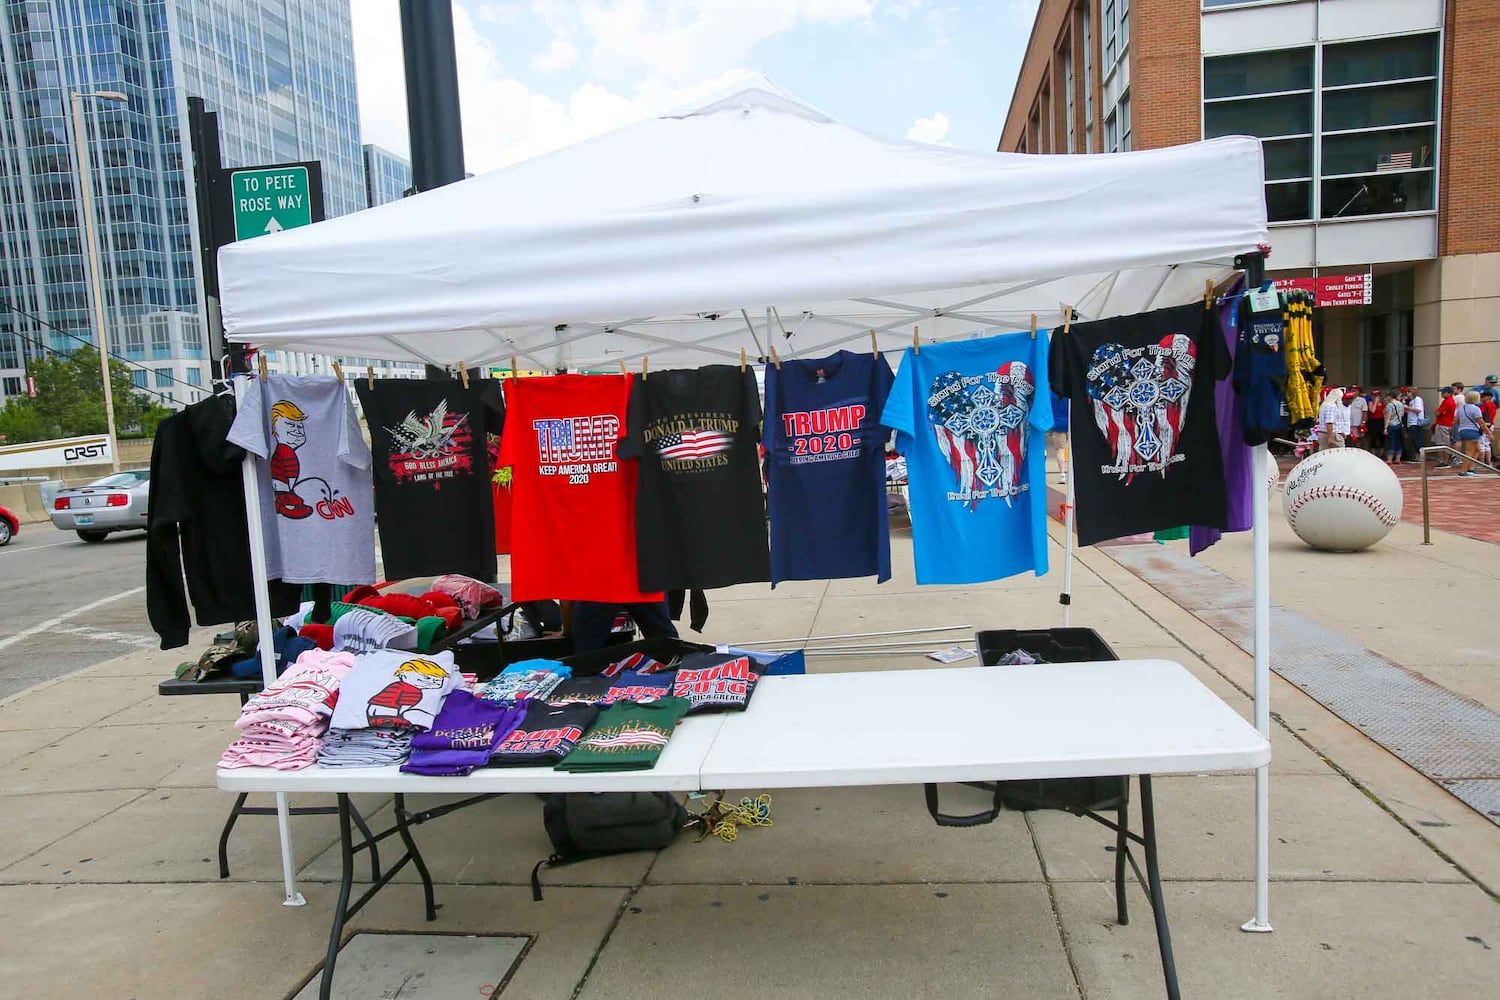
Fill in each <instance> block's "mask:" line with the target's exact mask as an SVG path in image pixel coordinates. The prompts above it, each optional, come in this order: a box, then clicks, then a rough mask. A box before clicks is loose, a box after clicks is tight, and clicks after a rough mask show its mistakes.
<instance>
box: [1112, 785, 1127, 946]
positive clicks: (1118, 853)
mask: <svg viewBox="0 0 1500 1000" xmlns="http://www.w3.org/2000/svg"><path fill="white" fill-rule="evenodd" d="M1125 782H1126V784H1125V787H1126V788H1129V787H1130V779H1129V778H1126V779H1125ZM1115 824H1116V827H1115V916H1116V919H1118V920H1119V922H1120V924H1121V925H1124V924H1128V923H1130V905H1129V903H1127V902H1126V899H1125V860H1126V858H1128V857H1129V856H1130V796H1128V795H1127V796H1125V800H1124V801H1123V802H1121V803H1120V808H1119V810H1118V811H1117V812H1116V813H1115Z"/></svg>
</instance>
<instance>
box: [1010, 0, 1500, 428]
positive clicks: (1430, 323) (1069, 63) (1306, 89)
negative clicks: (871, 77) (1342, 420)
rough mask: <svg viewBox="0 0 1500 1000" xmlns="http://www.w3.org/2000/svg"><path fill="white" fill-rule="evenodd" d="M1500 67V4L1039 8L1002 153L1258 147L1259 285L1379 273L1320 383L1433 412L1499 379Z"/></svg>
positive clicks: (1077, 4)
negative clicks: (1385, 394)
mask: <svg viewBox="0 0 1500 1000" xmlns="http://www.w3.org/2000/svg"><path fill="white" fill-rule="evenodd" d="M1497 53H1500V2H1497V0H1042V2H1041V4H1040V6H1039V8H1038V10H1037V16H1036V22H1035V23H1034V24H1033V26H1032V31H1031V39H1030V41H1029V43H1028V46H1027V51H1026V57H1025V59H1024V61H1023V63H1022V66H1021V72H1020V76H1019V79H1018V80H1017V82H1016V89H1015V92H1014V94H1013V95H1012V97H1011V104H1010V109H1009V112H1008V114H1007V116H1006V120H1005V125H1004V129H1003V131H1002V133H1001V137H1000V143H999V149H1000V150H1001V151H1002V152H1023V153H1064V154H1066V153H1099V152H1115V151H1122V150H1129V149H1151V148H1156V147H1160V146H1169V145H1174V144H1177V143H1183V142H1193V141H1196V140H1198V139H1202V138H1211V137H1214V136H1220V135H1234V134H1248V135H1254V136H1258V137H1260V138H1261V140H1262V142H1263V148H1264V151H1265V162H1266V205H1267V212H1268V216H1269V218H1270V220H1271V245H1272V255H1271V259H1270V265H1269V266H1270V269H1271V277H1273V278H1283V277H1286V278H1290V277H1301V276H1310V275H1325V276H1326V275H1338V274H1351V273H1362V272H1368V273H1370V274H1371V275H1372V276H1373V278H1372V281H1371V289H1372V295H1371V302H1370V304H1368V305H1363V306H1346V307H1337V308H1335V307H1328V308H1322V309H1319V310H1317V315H1316V318H1315V336H1316V337H1317V338H1318V341H1319V345H1320V349H1321V354H1322V356H1323V358H1324V359H1325V361H1326V362H1327V364H1328V366H1329V374H1330V377H1331V378H1332V379H1333V380H1334V381H1336V382H1344V383H1348V382H1358V383H1360V384H1362V385H1367V386H1382V385H1396V384H1405V383H1414V384H1417V385H1420V386H1423V387H1424V388H1425V389H1427V390H1428V393H1429V402H1432V401H1433V396H1434V395H1435V389H1436V387H1437V386H1440V385H1445V384H1447V383H1449V382H1453V381H1460V382H1464V383H1465V384H1473V383H1474V382H1476V381H1478V380H1479V379H1480V378H1482V376H1484V375H1486V374H1489V373H1491V372H1500V324H1497V323H1496V322H1495V320H1494V318H1493V316H1492V314H1491V312H1492V310H1494V309H1495V307H1496V304H1497V302H1500V142H1497V141H1496V138H1495V137H1496V136H1497V135H1500V59H1497V58H1496V54H1497Z"/></svg>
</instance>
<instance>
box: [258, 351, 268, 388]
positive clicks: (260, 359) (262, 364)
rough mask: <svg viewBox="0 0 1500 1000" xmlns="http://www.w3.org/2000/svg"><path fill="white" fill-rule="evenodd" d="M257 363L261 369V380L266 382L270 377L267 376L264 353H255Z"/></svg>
mask: <svg viewBox="0 0 1500 1000" xmlns="http://www.w3.org/2000/svg"><path fill="white" fill-rule="evenodd" d="M255 362H256V364H257V365H258V366H259V368H260V380H261V381H262V382H264V381H265V380H266V378H267V377H268V376H267V374H266V355H265V352H264V351H256V352H255Z"/></svg>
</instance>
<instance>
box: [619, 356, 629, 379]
mask: <svg viewBox="0 0 1500 1000" xmlns="http://www.w3.org/2000/svg"><path fill="white" fill-rule="evenodd" d="M620 374H621V375H629V374H630V369H629V368H626V367H625V359H624V358H621V359H620Z"/></svg>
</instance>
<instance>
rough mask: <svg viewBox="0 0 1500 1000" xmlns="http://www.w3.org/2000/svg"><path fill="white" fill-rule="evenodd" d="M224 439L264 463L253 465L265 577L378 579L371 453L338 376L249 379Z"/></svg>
mask: <svg viewBox="0 0 1500 1000" xmlns="http://www.w3.org/2000/svg"><path fill="white" fill-rule="evenodd" d="M229 440H230V442H232V443H233V444H237V445H239V446H240V447H241V448H244V449H245V450H246V451H248V452H250V453H251V454H253V455H255V456H257V457H258V458H260V459H262V461H260V462H257V463H256V464H255V468H256V473H257V478H258V480H259V482H260V515H261V526H262V528H263V529H264V531H265V538H266V571H267V574H268V575H269V576H270V578H271V579H273V580H274V579H281V580H284V581H286V582H287V583H322V582H325V581H326V582H335V583H373V582H375V501H374V487H373V486H372V483H371V479H370V448H369V446H368V445H367V444H365V439H364V438H363V437H362V436H361V435H360V432H359V421H358V418H356V417H355V415H354V407H353V405H352V403H351V401H350V399H349V392H348V389H347V388H346V387H345V385H344V383H343V382H342V381H341V380H340V379H338V378H336V377H334V376H331V375H272V376H270V377H269V378H268V379H267V380H266V383H265V385H262V384H261V382H260V381H259V380H250V381H249V383H248V386H247V388H246V391H245V395H244V398H243V399H242V400H241V401H240V408H239V413H238V414H237V415H236V416H235V419H234V425H233V426H232V427H231V428H230V429H229Z"/></svg>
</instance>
